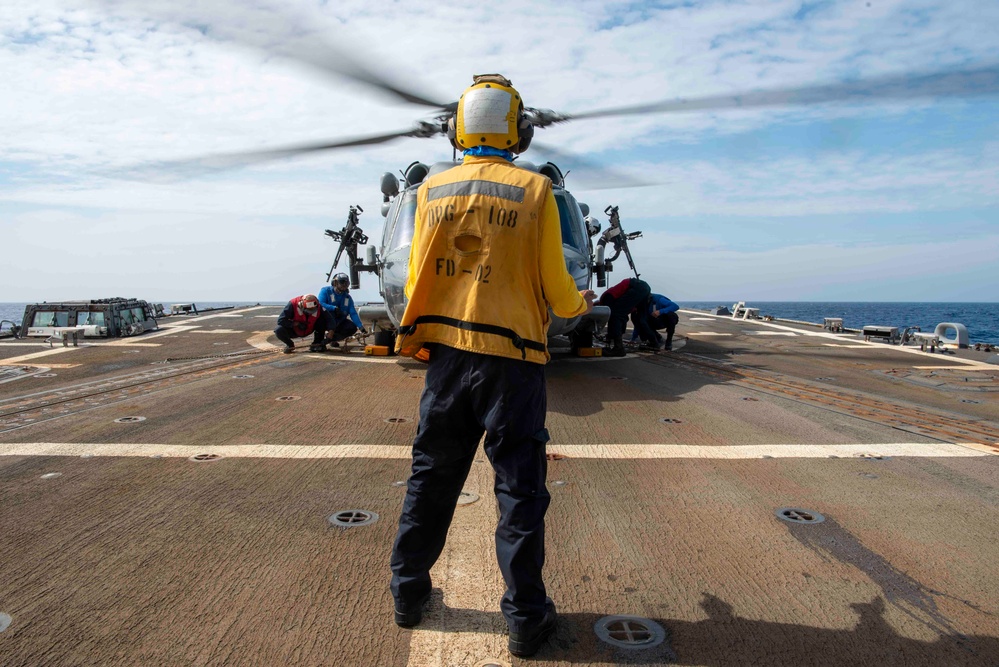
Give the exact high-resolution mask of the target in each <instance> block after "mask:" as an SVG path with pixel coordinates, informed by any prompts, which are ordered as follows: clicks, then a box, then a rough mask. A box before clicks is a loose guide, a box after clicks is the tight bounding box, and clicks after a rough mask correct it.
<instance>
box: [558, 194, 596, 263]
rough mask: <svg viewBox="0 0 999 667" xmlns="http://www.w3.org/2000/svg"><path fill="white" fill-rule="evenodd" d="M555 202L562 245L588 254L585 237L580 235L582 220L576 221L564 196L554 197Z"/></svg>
mask: <svg viewBox="0 0 999 667" xmlns="http://www.w3.org/2000/svg"><path fill="white" fill-rule="evenodd" d="M555 202H556V203H557V204H558V217H559V221H560V222H561V223H562V244H563V245H568V246H572V247H573V248H575V249H576V250H579V251H580V252H582V253H584V254H587V253H589V250H588V248H587V244H586V237H584V236H583V235H582V224H583V223H582V220H576V216H574V215H573V214H572V207H571V206H570V203H569V201H567V199H566V197H565V196H562V195H555Z"/></svg>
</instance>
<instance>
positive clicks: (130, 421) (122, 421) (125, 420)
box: [114, 417, 146, 424]
mask: <svg viewBox="0 0 999 667" xmlns="http://www.w3.org/2000/svg"><path fill="white" fill-rule="evenodd" d="M144 421H146V418H145V417H118V419H115V420H114V423H115V424H134V423H135V422H144Z"/></svg>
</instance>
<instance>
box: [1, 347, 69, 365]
mask: <svg viewBox="0 0 999 667" xmlns="http://www.w3.org/2000/svg"><path fill="white" fill-rule="evenodd" d="M79 349H80V348H78V347H53V348H52V349H51V350H43V351H41V352H32V353H31V354H22V355H21V356H19V357H8V358H6V359H0V366H25V365H28V366H30V365H31V364H25V363H24V362H26V361H31V360H32V359H38V358H39V357H48V356H51V355H53V354H62V353H63V352H69V351H70V350H79Z"/></svg>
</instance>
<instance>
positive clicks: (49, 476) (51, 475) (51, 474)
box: [42, 472, 62, 479]
mask: <svg viewBox="0 0 999 667" xmlns="http://www.w3.org/2000/svg"><path fill="white" fill-rule="evenodd" d="M56 477H62V473H61V472H47V473H45V474H44V475H42V479H55V478H56Z"/></svg>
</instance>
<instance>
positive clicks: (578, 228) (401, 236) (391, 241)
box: [377, 162, 607, 337]
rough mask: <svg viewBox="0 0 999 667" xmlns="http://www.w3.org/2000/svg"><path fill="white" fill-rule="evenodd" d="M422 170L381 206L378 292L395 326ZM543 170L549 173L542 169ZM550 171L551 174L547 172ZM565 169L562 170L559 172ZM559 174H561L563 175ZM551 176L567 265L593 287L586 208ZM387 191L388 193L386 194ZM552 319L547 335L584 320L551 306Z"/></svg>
mask: <svg viewBox="0 0 999 667" xmlns="http://www.w3.org/2000/svg"><path fill="white" fill-rule="evenodd" d="M459 164H461V163H460V162H441V163H437V164H434V165H433V166H432V167H430V168H429V169H428V170H425V171H426V175H429V174H435V173H440V172H441V171H445V170H447V169H451V168H453V167H456V166H458V165H459ZM517 164H518V166H519V167H520V168H524V169H531V170H532V171H539V170H538V169H537V168H536V167H534V165H533V164H528V163H523V162H518V163H517ZM422 172H423V170H418V171H417V174H416V176H415V177H413V178H411V177H409V173H410V170H407V182H406V185H405V188H404V189H402V190H401V191H399V192H398V194H396V195H394V196H391V197H389V201H387V202H386V203H385V205H384V206H383V209H382V210H383V213H384V215H385V224H384V227H383V231H382V240H381V253H379V258H378V271H377V273H378V278H379V292H380V293H381V295H382V298H383V299H384V300H385V308H386V310H387V315H388V318H389V320H390V321H391V323H392V325H393V327H398V326H399V323H400V322H401V320H402V316H403V313H404V312H405V310H406V294H405V285H406V277H407V271H408V266H409V252H410V248H411V245H412V240H413V232H414V229H415V218H416V191H417V189H418V188H419V186H420V184H421V183H422V182H423V180H424V178H425V175H424V174H423V173H422ZM541 173H545V172H544V171H542V172H541ZM546 175H547V174H546ZM560 176H561V175H560V174H559V177H560ZM417 179H418V180H417ZM558 180H561V179H560V178H559V179H558ZM554 181H555V179H553V193H554V195H555V202H556V204H557V205H558V212H559V219H560V223H561V229H562V250H563V253H564V255H565V264H566V269H567V270H568V272H569V275H571V276H572V279H573V280H574V281H575V283H576V288H577V289H579V290H586V289H590V286H591V284H592V278H593V263H592V245H591V242H590V236H589V234H588V232H587V227H586V222H585V220H584V216H583V212H582V209H581V208H580V205H579V203H578V202H577V201H576V199H575V197H573V196H572V194H571V193H570V192H569V191H568V190H566V189H565V188H564V187H563V186H562V185H561V184H560V183H555V182H554ZM386 196H387V197H388V196H389V195H386ZM603 310H605V309H603V308H602V307H597V310H596V312H595V313H594V314H591V316H589V318H587V319H596V320H597V321H600V320H606V315H607V314H606V313H604V312H603ZM549 318H550V324H549V328H548V335H549V337H551V336H558V335H563V334H568V333H569V332H571V331H573V330H574V329H576V327H577V326H578V325H579V324H580V322H581V321H582V320H583V318H582V317H574V318H568V319H566V318H562V317H558V316H556V315H555V314H554V313H552V312H551V311H550V310H549Z"/></svg>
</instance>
